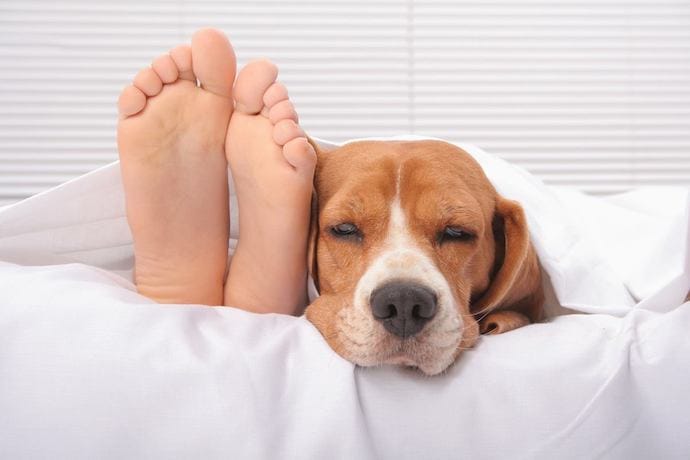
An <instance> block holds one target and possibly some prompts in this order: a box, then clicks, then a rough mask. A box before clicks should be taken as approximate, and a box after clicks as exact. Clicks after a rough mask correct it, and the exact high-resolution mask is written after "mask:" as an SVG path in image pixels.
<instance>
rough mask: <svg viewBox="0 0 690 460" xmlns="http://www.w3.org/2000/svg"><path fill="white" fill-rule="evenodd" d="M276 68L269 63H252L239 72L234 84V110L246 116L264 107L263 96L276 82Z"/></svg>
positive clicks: (264, 60)
mask: <svg viewBox="0 0 690 460" xmlns="http://www.w3.org/2000/svg"><path fill="white" fill-rule="evenodd" d="M277 76H278V67H276V65H275V64H273V63H272V62H271V61H268V60H266V59H261V60H257V61H252V62H250V63H249V64H247V65H246V66H244V68H243V69H242V70H241V71H240V73H239V75H238V76H237V82H236V83H235V102H236V108H237V110H239V111H240V112H243V113H246V114H250V115H253V114H256V113H259V112H260V111H261V109H262V108H263V106H264V101H263V96H264V93H266V90H267V89H268V88H269V87H270V86H271V85H272V84H273V83H274V82H275V81H276V77H277Z"/></svg>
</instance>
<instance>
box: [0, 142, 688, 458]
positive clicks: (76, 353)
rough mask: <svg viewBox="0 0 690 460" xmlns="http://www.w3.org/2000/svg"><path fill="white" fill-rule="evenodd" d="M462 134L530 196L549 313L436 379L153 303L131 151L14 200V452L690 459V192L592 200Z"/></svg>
mask: <svg viewBox="0 0 690 460" xmlns="http://www.w3.org/2000/svg"><path fill="white" fill-rule="evenodd" d="M412 138H414V137H405V139H412ZM320 142H321V143H322V145H324V146H326V147H328V146H330V145H333V144H331V143H328V142H326V141H320ZM459 146H460V147H462V148H464V149H465V150H466V151H468V152H469V153H470V154H472V155H473V156H474V157H475V158H476V159H477V160H478V161H479V162H480V164H481V165H482V167H483V168H484V170H485V172H486V173H487V176H488V177H489V179H490V180H491V181H492V183H493V184H494V185H495V186H496V188H497V190H498V191H499V193H501V194H502V195H504V196H506V197H508V198H511V199H515V200H518V201H520V202H521V203H522V205H523V207H524V208H525V212H526V215H527V218H528V223H529V227H530V233H531V237H532V240H533V242H534V245H535V249H536V250H537V253H538V255H539V258H540V262H541V265H542V267H543V271H544V275H545V276H544V282H545V288H546V290H547V294H548V295H547V305H546V310H547V314H548V319H547V320H546V321H544V322H543V323H540V324H534V325H530V326H527V327H524V328H521V329H518V330H515V331H512V332H509V333H506V334H503V335H498V336H485V337H482V338H481V339H480V341H479V342H478V344H477V346H476V347H475V348H474V349H473V350H471V351H469V352H466V353H464V354H463V355H462V357H461V358H460V360H459V361H458V362H457V363H456V364H455V365H453V366H452V367H451V368H449V369H448V370H447V371H446V372H445V373H444V374H442V375H440V376H435V377H425V376H423V375H421V374H419V373H417V372H416V371H414V370H411V369H407V368H403V367H394V366H379V367H372V368H361V367H357V366H354V365H353V364H351V363H349V362H347V361H345V360H344V359H342V358H341V357H340V356H338V355H337V354H335V353H334V352H333V351H332V350H331V349H330V348H329V347H328V345H327V344H326V343H325V341H324V340H323V339H322V338H321V336H320V334H319V332H318V331H317V330H316V329H315V328H314V327H313V326H312V325H311V324H310V323H309V322H308V321H306V319H305V318H304V317H291V316H285V315H278V314H269V315H258V314H253V313H249V312H245V311H242V310H238V309H235V308H227V307H204V306H198V305H157V304H155V303H154V302H152V301H150V300H148V299H146V298H144V297H142V296H140V295H138V294H137V293H136V290H135V288H134V286H133V284H132V281H131V270H132V265H133V255H132V241H131V235H130V233H129V229H128V227H127V222H126V218H125V214H124V200H123V193H122V188H121V184H120V176H119V167H118V165H117V164H116V163H115V164H112V165H109V166H106V167H104V168H102V169H100V170H97V171H94V172H93V173H90V174H87V175H85V176H83V177H80V178H78V179H76V180H74V181H71V182H68V183H66V184H63V185H62V186H60V187H57V188H55V189H53V190H50V191H48V192H45V193H42V194H40V195H37V196H35V197H32V198H30V199H28V200H25V201H23V202H21V203H18V204H16V205H12V206H9V207H7V208H4V209H2V210H0V261H2V262H0V453H1V455H2V457H5V458H44V457H50V458H205V459H212V458H276V457H280V458H316V459H320V458H396V459H401V458H402V459H405V458H410V459H412V458H415V459H417V458H506V457H509V458H549V459H553V458H559V459H560V458H578V459H581V458H593V457H605V458H626V459H628V458H679V459H680V458H684V459H685V458H690V438H689V437H688V436H687V433H688V427H690V394H689V393H688V382H690V302H687V301H686V296H687V294H688V290H689V289H690V255H689V248H690V241H689V233H688V227H689V221H690V191H689V190H688V189H684V188H673V187H666V188H664V187H658V188H645V189H639V190H635V191H632V192H630V193H626V194H622V195H616V196H610V197H605V198H595V197H590V196H586V195H582V194H580V193H578V192H576V191H573V190H568V189H559V188H554V187H548V186H545V185H544V184H542V183H541V182H540V181H539V180H538V179H536V178H535V177H533V176H532V175H530V174H529V173H527V172H526V171H524V170H522V169H520V168H518V167H516V166H514V165H511V164H509V163H507V162H505V161H503V160H501V159H499V158H498V157H496V156H494V155H491V154H488V153H486V152H484V151H482V150H481V149H479V148H477V147H475V146H471V145H459ZM229 187H230V190H231V194H232V195H231V196H232V197H233V198H232V199H231V209H232V210H233V212H234V209H236V206H234V207H233V205H234V204H236V200H235V199H234V191H233V188H232V181H230V183H229ZM236 217H237V216H236V215H234V217H233V218H232V220H231V221H232V225H231V227H232V228H231V235H230V236H231V245H230V246H231V252H232V248H233V247H234V245H235V244H236V242H237V239H238V238H239V234H238V225H237V223H238V220H237V218H236ZM313 295H317V294H316V293H315V292H314V293H313Z"/></svg>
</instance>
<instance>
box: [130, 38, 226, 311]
mask: <svg viewBox="0 0 690 460" xmlns="http://www.w3.org/2000/svg"><path fill="white" fill-rule="evenodd" d="M234 79H235V54H234V52H233V50H232V46H231V45H230V43H229V42H228V40H227V38H226V37H225V36H224V35H223V34H222V33H220V32H218V31H216V30H212V29H204V30H200V31H198V32H197V33H196V34H194V37H193V38H192V45H191V47H190V46H187V45H183V46H179V47H177V48H174V49H173V50H171V51H170V53H169V54H166V55H162V56H160V57H158V58H157V59H155V60H154V61H153V64H152V67H151V68H146V69H144V70H142V71H141V72H139V73H138V74H137V76H136V77H135V79H134V82H133V85H131V86H128V87H126V88H125V89H124V90H123V91H122V94H121V95H120V99H119V102H118V108H119V112H120V120H119V123H118V129H117V141H118V149H119V153H120V167H121V170H122V182H123V184H124V188H125V197H126V204H127V219H128V221H129V226H130V228H131V230H132V236H133V237H134V254H135V272H134V278H135V282H136V285H137V289H138V291H139V292H140V293H141V294H143V295H145V296H147V297H149V298H151V299H153V300H156V301H158V302H161V303H198V304H206V305H221V304H222V302H223V282H224V276H225V270H226V265H227V249H228V223H229V216H228V189H227V185H228V184H227V163H226V159H225V155H224V147H223V146H224V142H225V134H226V131H227V127H228V122H229V121H230V115H231V114H232V109H233V102H232V84H233V81H234ZM197 80H198V81H199V82H200V86H197V84H196V82H197Z"/></svg>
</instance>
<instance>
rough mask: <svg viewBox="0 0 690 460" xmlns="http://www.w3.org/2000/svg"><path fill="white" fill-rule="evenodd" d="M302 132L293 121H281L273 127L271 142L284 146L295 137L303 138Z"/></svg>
mask: <svg viewBox="0 0 690 460" xmlns="http://www.w3.org/2000/svg"><path fill="white" fill-rule="evenodd" d="M304 136H305V134H304V131H303V130H302V128H300V126H299V125H298V124H297V123H295V122H294V121H293V120H289V119H288V120H281V121H279V122H278V123H276V124H275V125H274V126H273V141H274V142H275V143H276V144H278V145H285V144H287V143H288V142H290V141H291V140H293V139H295V138H296V137H304Z"/></svg>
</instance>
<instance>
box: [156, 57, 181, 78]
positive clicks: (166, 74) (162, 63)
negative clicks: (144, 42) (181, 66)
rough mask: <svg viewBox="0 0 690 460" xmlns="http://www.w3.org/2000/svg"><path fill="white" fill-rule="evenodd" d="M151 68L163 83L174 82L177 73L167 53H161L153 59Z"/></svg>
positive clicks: (173, 62)
mask: <svg viewBox="0 0 690 460" xmlns="http://www.w3.org/2000/svg"><path fill="white" fill-rule="evenodd" d="M151 68H153V70H154V71H155V72H156V74H157V75H158V78H160V79H161V81H162V82H163V83H164V84H165V83H172V82H174V81H175V80H177V77H178V75H179V72H178V70H177V66H176V65H175V61H173V58H172V57H171V56H170V55H169V54H163V55H162V56H158V57H157V58H156V59H154V60H153V63H152V64H151Z"/></svg>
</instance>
